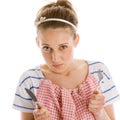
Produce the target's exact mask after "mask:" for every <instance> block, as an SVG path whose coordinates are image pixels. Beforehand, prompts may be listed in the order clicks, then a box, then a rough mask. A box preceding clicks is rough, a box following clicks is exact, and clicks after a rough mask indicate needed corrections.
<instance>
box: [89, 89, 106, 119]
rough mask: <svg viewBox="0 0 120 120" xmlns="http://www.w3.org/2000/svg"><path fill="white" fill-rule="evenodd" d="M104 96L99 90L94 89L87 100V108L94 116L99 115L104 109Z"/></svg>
mask: <svg viewBox="0 0 120 120" xmlns="http://www.w3.org/2000/svg"><path fill="white" fill-rule="evenodd" d="M104 104H105V97H104V95H102V94H101V92H100V90H96V91H94V93H93V94H92V96H91V99H90V101H89V105H88V108H89V110H90V111H91V112H92V113H93V114H94V116H95V117H98V116H100V115H101V114H102V113H103V111H104Z"/></svg>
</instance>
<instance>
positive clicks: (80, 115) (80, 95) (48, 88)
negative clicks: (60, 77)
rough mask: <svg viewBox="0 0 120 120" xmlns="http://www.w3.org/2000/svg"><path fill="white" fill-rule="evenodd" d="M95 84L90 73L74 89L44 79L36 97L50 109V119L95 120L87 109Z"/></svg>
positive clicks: (95, 81)
mask: <svg viewBox="0 0 120 120" xmlns="http://www.w3.org/2000/svg"><path fill="white" fill-rule="evenodd" d="M97 86H98V83H97V80H96V79H95V77H94V76H93V75H91V74H89V75H88V77H87V79H86V81H85V82H83V83H82V84H81V85H79V87H78V88H76V89H66V88H60V87H59V86H58V85H55V84H53V83H52V82H51V81H50V80H46V79H44V80H43V81H42V82H41V84H40V86H39V89H38V91H37V99H38V102H39V104H43V105H45V106H46V108H47V109H48V110H49V111H50V113H51V116H52V120H95V118H94V116H93V114H92V113H91V112H90V111H89V110H88V102H89V99H90V97H91V95H92V93H93V91H94V90H95V89H96V87H97Z"/></svg>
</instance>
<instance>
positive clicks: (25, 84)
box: [13, 69, 43, 112]
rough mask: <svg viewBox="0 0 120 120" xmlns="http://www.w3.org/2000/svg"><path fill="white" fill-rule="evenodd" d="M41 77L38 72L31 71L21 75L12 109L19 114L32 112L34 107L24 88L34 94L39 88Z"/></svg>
mask: <svg viewBox="0 0 120 120" xmlns="http://www.w3.org/2000/svg"><path fill="white" fill-rule="evenodd" d="M42 79H43V76H42V75H41V74H40V70H35V69H31V70H28V71H26V72H24V73H23V74H22V76H21V77H20V81H19V83H18V86H17V89H16V93H15V97H14V103H13V108H15V109H17V110H19V111H21V112H33V110H34V105H33V102H32V99H31V98H30V96H29V95H28V94H27V93H26V91H25V88H28V89H30V90H31V91H32V92H34V94H36V91H37V89H38V87H39V84H40V81H41V80H42Z"/></svg>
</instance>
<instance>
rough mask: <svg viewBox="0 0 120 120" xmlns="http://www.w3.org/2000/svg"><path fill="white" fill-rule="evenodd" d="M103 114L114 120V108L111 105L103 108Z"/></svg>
mask: <svg viewBox="0 0 120 120" xmlns="http://www.w3.org/2000/svg"><path fill="white" fill-rule="evenodd" d="M104 109H105V112H106V113H107V115H108V116H109V117H110V119H111V120H115V114H114V107H113V104H111V105H108V106H106V107H104Z"/></svg>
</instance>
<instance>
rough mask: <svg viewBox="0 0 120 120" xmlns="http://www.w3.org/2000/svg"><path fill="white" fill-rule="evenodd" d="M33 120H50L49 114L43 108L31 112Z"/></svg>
mask: <svg viewBox="0 0 120 120" xmlns="http://www.w3.org/2000/svg"><path fill="white" fill-rule="evenodd" d="M33 115H34V118H35V120H51V116H50V112H49V111H48V110H47V108H45V107H44V106H41V108H40V109H35V110H34V111H33Z"/></svg>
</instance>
